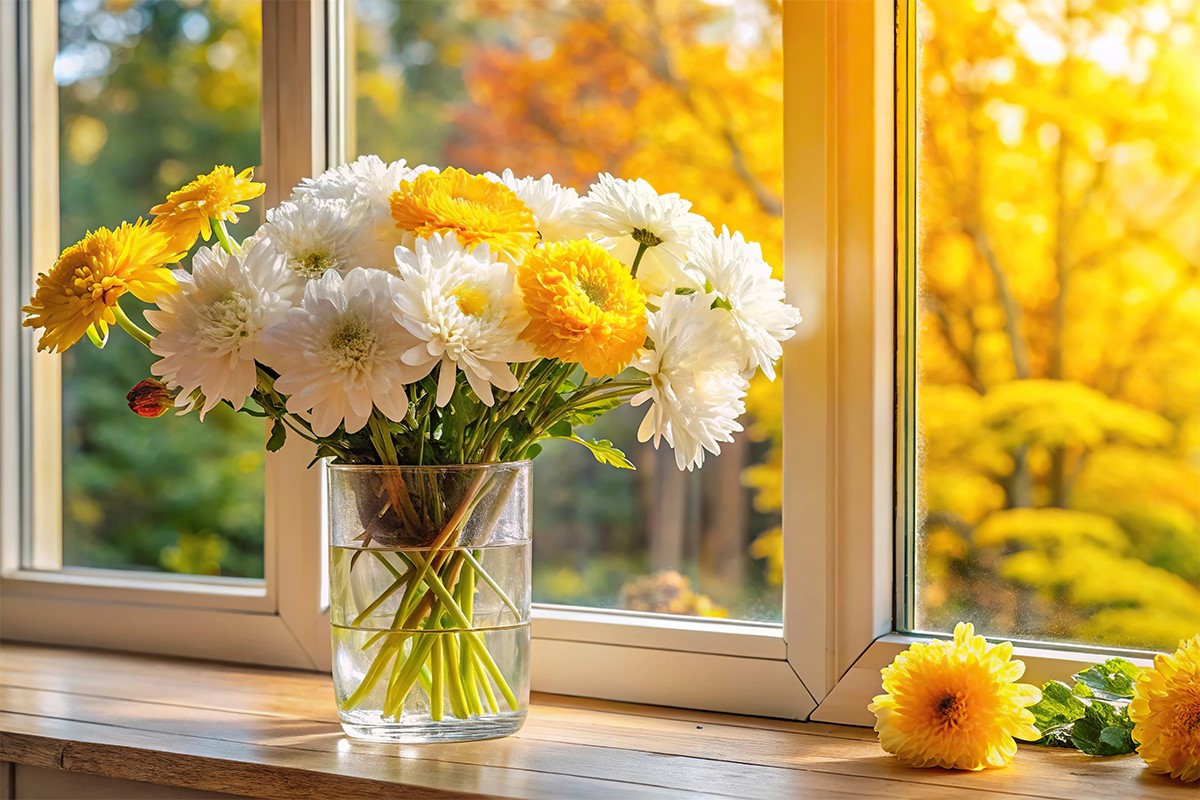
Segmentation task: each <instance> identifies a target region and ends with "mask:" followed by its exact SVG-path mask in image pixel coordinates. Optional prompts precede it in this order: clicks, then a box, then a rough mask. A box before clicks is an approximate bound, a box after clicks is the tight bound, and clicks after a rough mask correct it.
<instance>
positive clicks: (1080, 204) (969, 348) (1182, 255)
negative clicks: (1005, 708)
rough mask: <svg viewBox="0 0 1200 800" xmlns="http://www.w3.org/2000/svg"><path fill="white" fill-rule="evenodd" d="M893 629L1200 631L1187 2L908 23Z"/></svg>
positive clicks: (1046, 636) (1196, 243)
mask: <svg viewBox="0 0 1200 800" xmlns="http://www.w3.org/2000/svg"><path fill="white" fill-rule="evenodd" d="M918 38H919V40H920V46H919V50H918V53H919V56H918V70H917V74H918V82H919V87H918V93H919V100H918V126H919V128H920V136H919V143H918V178H917V183H918V201H917V204H918V214H917V217H918V228H919V232H918V236H919V245H918V264H919V273H920V274H919V296H920V300H919V303H920V306H919V316H918V325H919V329H918V331H917V332H916V335H917V337H918V339H917V340H918V345H917V347H918V354H919V355H918V365H917V372H918V387H919V388H918V398H917V409H918V412H917V416H918V427H919V431H918V433H919V441H920V450H919V456H918V461H919V470H920V471H919V511H918V517H919V530H918V542H917V545H918V546H917V554H918V559H917V575H916V597H915V623H916V627H917V628H918V629H922V630H934V631H946V630H949V629H950V628H952V627H953V625H954V623H955V622H956V621H957V620H960V619H961V620H969V621H972V622H974V623H975V625H976V627H977V628H979V629H981V631H982V632H983V633H986V634H990V635H996V636H1003V637H1018V638H1023V639H1036V640H1051V641H1066V642H1075V643H1087V644H1095V645H1109V646H1124V647H1133V648H1150V649H1159V650H1170V649H1174V648H1175V646H1176V643H1177V642H1178V640H1179V639H1181V638H1183V637H1186V636H1191V635H1192V634H1194V633H1195V632H1196V630H1197V629H1200V233H1198V231H1200V228H1197V226H1196V224H1195V223H1196V220H1197V219H1198V218H1200V160H1198V157H1197V154H1198V153H1200V3H1197V2H1196V0H1169V1H1168V0H1147V2H1141V3H1125V2H1117V3H1114V2H1099V1H1097V2H1082V1H1081V0H970V1H969V2H967V1H964V0H925V1H924V2H922V3H921V5H920V6H919V7H918Z"/></svg>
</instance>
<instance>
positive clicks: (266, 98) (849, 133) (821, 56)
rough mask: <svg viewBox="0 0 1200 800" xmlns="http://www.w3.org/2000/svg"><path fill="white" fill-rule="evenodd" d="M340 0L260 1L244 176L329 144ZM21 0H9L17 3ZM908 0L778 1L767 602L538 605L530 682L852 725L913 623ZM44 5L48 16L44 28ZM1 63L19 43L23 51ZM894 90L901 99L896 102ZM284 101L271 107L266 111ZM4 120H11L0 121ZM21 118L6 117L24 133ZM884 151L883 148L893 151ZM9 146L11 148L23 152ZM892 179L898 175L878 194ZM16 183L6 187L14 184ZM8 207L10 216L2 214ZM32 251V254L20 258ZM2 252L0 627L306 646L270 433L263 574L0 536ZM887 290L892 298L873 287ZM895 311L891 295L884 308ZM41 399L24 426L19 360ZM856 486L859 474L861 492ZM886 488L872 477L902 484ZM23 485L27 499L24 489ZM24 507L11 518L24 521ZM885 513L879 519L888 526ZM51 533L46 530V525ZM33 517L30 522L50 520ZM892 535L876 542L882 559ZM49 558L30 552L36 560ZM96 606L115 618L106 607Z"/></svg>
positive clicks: (143, 640) (9, 324)
mask: <svg viewBox="0 0 1200 800" xmlns="http://www.w3.org/2000/svg"><path fill="white" fill-rule="evenodd" d="M349 2H351V0H263V4H264V12H263V13H264V25H263V36H264V41H263V69H264V72H263V156H264V158H263V168H262V170H261V173H260V174H261V175H262V176H263V177H264V178H265V179H266V181H267V184H268V194H267V197H266V201H267V203H268V205H274V204H276V203H277V202H279V201H280V200H281V199H283V198H284V197H285V196H286V194H287V187H290V186H292V185H294V184H295V183H296V182H297V181H298V180H299V179H300V178H301V177H304V176H307V175H313V174H316V173H318V172H320V171H321V170H323V169H324V168H326V167H327V166H328V165H329V164H330V163H333V162H334V161H336V160H337V158H338V156H339V155H340V153H341V152H342V149H341V146H342V142H343V141H344V138H345V137H344V135H343V134H344V130H343V128H342V127H341V126H340V125H338V124H328V120H329V119H330V116H329V115H328V114H327V113H326V109H327V107H328V108H330V109H333V110H334V111H335V112H337V113H335V114H334V115H333V116H332V119H334V120H335V121H337V120H340V121H341V122H342V123H344V122H345V115H344V110H345V108H346V102H345V98H344V97H343V96H342V95H341V94H340V93H338V92H331V91H329V89H330V87H336V86H341V85H343V81H344V80H345V77H346V70H345V63H344V58H345V51H344V48H343V47H341V45H340V43H341V42H342V41H343V40H344V20H345V14H346V13H347V10H348V9H347V5H348V4H349ZM18 8H20V9H23V11H21V12H18V11H17V9H18ZM53 8H54V4H53V3H36V2H30V1H29V0H22V2H21V3H19V4H11V3H10V4H5V5H4V6H3V8H2V11H0V13H3V14H4V16H3V18H0V54H3V55H0V58H3V59H8V61H7V62H6V63H3V64H0V67H3V69H2V70H0V73H2V75H3V79H2V80H0V106H2V107H3V108H5V109H9V108H12V107H14V105H15V102H16V101H15V99H14V92H15V91H16V90H17V89H18V83H17V77H16V76H17V75H18V74H24V73H23V72H19V71H18V69H17V67H18V66H20V65H22V63H23V62H22V61H21V58H22V54H21V53H20V52H19V48H17V47H15V46H14V45H15V44H16V43H17V42H18V37H17V32H18V31H19V30H20V29H21V26H22V25H27V26H28V29H29V31H30V33H31V35H30V36H29V37H28V38H22V39H21V41H23V42H29V41H42V42H45V41H47V36H49V39H48V41H50V42H51V43H52V42H53V41H55V40H56V33H55V32H56V30H57V25H56V22H55V20H54V19H53V13H54V12H53ZM913 15H914V10H913V8H912V7H911V6H909V5H908V4H907V3H906V2H905V0H901V4H900V14H899V22H900V24H899V25H897V24H896V22H897V16H896V6H895V5H894V4H893V3H892V2H889V1H888V0H860V1H857V2H834V1H832V0H831V1H829V2H812V1H811V0H784V2H783V19H784V22H783V24H784V29H783V38H784V47H785V52H786V53H787V56H786V58H785V61H784V70H785V89H784V91H785V104H784V108H785V110H784V144H785V156H786V158H785V178H784V196H785V205H786V208H787V213H786V215H785V220H784V224H785V278H786V284H787V287H788V293H789V295H790V298H791V302H793V303H794V304H795V305H797V306H799V307H800V308H801V310H802V312H803V313H804V315H805V320H804V322H803V324H802V326H801V328H800V331H799V334H798V336H797V337H796V338H795V339H794V340H793V341H792V342H789V343H788V345H787V347H786V348H785V356H784V358H785V361H786V364H787V368H786V370H785V375H784V379H783V380H784V397H785V407H784V429H785V437H784V485H785V487H787V491H786V497H785V502H784V510H783V517H784V519H783V521H784V553H785V566H784V575H785V580H784V609H783V611H784V623H783V625H782V626H777V625H767V624H758V623H748V622H737V621H723V620H716V621H714V620H699V619H679V618H675V617H670V616H666V615H655V614H639V613H634V612H624V611H605V610H598V609H580V608H573V607H567V606H549V605H541V604H539V605H537V606H536V607H535V610H534V621H533V637H534V645H533V658H532V663H533V687H534V689H535V690H538V691H545V692H553V693H558V694H567V695H579V696H589V697H599V698H606V699H614V700H625V701H632V702H642V703H653V704H658V705H670V706H680V707H691V708H701V709H708V710H713V711H728V712H735V713H743V714H755V715H762V716H772V717H784V718H790V719H814V720H820V721H823V722H839V723H850V724H870V722H871V719H870V715H869V714H868V712H867V711H866V705H867V703H868V702H869V699H870V697H871V696H872V695H873V694H875V693H876V692H877V691H878V690H879V669H880V668H881V667H882V666H883V665H884V664H886V663H888V662H889V661H890V660H891V659H892V658H893V657H894V656H895V655H896V654H897V653H898V652H899V651H900V650H901V649H903V648H904V647H906V646H907V645H908V644H909V643H910V642H911V641H913V637H911V636H906V635H902V634H898V633H896V630H897V620H896V614H895V609H897V608H904V598H902V597H900V593H901V592H903V591H904V580H902V579H898V578H897V576H898V575H901V574H902V570H903V569H904V568H905V564H904V563H903V562H904V561H905V553H906V547H907V545H906V544H905V542H904V541H903V538H902V537H903V531H905V530H906V529H907V525H908V524H909V523H910V520H908V519H907V518H906V516H905V515H906V514H907V513H908V511H907V510H906V509H905V508H903V507H901V508H900V509H899V513H897V510H896V508H895V503H894V502H893V497H894V492H895V488H894V487H896V486H897V485H898V483H897V480H896V477H897V476H898V475H899V476H900V477H901V478H902V479H904V480H910V479H911V475H909V474H908V473H906V468H907V464H908V463H909V462H910V459H906V458H905V453H904V452H903V449H902V448H900V449H899V450H900V453H899V456H897V455H894V454H895V453H896V452H897V449H896V448H894V447H893V431H894V429H895V425H896V419H897V418H898V417H897V415H898V414H899V417H900V418H901V419H903V418H904V415H906V414H910V413H911V411H912V405H911V403H910V402H909V401H908V399H907V398H908V393H907V392H906V391H900V392H897V391H896V376H897V374H898V373H897V371H896V369H895V364H896V353H897V349H899V350H900V352H901V353H906V352H910V348H911V346H912V345H911V340H910V339H909V338H908V337H906V336H905V332H904V331H903V324H901V325H900V326H899V327H897V326H896V325H894V324H893V319H894V316H895V310H896V308H901V309H903V308H907V305H906V303H907V297H905V296H904V293H905V292H908V291H911V282H904V281H900V282H898V281H897V280H896V276H897V274H898V272H897V269H896V266H897V264H900V265H905V266H907V267H909V269H908V271H906V272H904V273H903V274H912V273H911V265H912V259H913V257H914V256H913V253H912V252H911V250H912V245H913V242H912V238H913V237H912V236H909V235H900V236H897V235H896V232H897V231H900V232H904V231H908V230H910V229H911V228H912V222H911V220H909V219H907V218H906V216H905V215H906V214H908V213H910V212H911V209H912V208H914V203H915V190H914V189H913V186H912V183H911V180H910V178H911V176H912V168H913V166H914V164H915V161H914V160H913V159H914V153H913V148H912V147H911V146H909V143H910V142H911V138H910V139H909V141H907V142H906V141H901V143H900V145H899V146H897V142H896V136H897V130H899V131H900V133H901V136H908V137H911V136H913V135H914V134H915V119H914V118H912V114H911V113H910V112H911V107H910V106H911V104H910V103H909V102H908V98H907V97H906V96H905V93H906V91H907V90H906V88H905V87H906V86H907V85H910V84H908V83H906V82H905V81H903V80H902V81H899V82H897V81H896V80H895V76H896V75H897V74H899V75H902V76H905V77H906V78H907V79H911V77H912V76H913V73H912V70H913V69H914V68H915V59H914V48H913V35H914V30H913ZM47 30H49V31H51V32H52V33H50V34H47V33H46V31H47ZM53 57H54V52H53V47H52V46H51V47H49V48H46V47H42V48H34V51H33V52H30V53H28V54H27V63H28V64H29V65H30V68H31V76H32V79H33V81H34V84H33V85H35V86H41V87H53V77H52V73H51V72H50V70H51V69H52V66H53ZM22 69H23V67H22ZM56 98H57V94H56V93H54V92H49V91H42V92H35V93H33V97H32V98H28V99H30V100H31V101H32V102H31V104H29V105H28V108H29V110H30V112H31V114H32V122H33V123H34V124H35V125H36V127H37V128H38V129H39V130H55V129H57V125H56V119H55V118H54V116H53V114H54V113H55V112H54V108H53V107H46V101H47V100H51V101H52V102H56ZM896 110H901V111H902V112H904V113H902V114H901V119H900V122H901V123H902V124H901V125H900V126H899V127H897V125H896V124H895V120H896V117H895V111H896ZM285 115H286V121H285V119H284V116H285ZM3 126H4V127H3V130H2V131H0V133H2V134H3V136H2V140H3V145H2V147H0V198H2V199H3V200H4V203H3V206H2V209H3V210H2V212H0V225H3V228H2V229H0V230H2V231H3V233H4V234H6V235H3V236H0V243H2V244H0V247H2V248H3V250H2V252H0V256H2V257H3V262H2V263H4V264H12V263H22V264H25V265H26V266H27V267H29V268H30V269H33V268H32V266H30V265H41V266H43V267H44V266H45V265H47V264H49V263H51V262H52V261H53V259H54V257H55V255H56V253H57V245H58V236H57V233H58V232H57V230H56V229H55V226H54V224H52V222H51V221H54V220H57V198H56V197H54V196H53V192H54V191H55V188H54V187H56V186H57V181H56V180H53V179H40V180H39V181H37V182H31V181H29V179H28V178H29V174H30V171H31V170H35V171H36V173H37V174H38V175H39V176H49V175H52V174H56V172H55V171H56V170H57V161H56V159H57V151H56V148H55V147H54V146H53V143H51V144H50V145H47V144H46V141H45V138H44V137H43V139H42V140H40V141H39V140H33V141H31V137H29V136H28V135H27V131H28V126H25V125H23V123H22V121H21V120H18V119H16V118H15V115H12V114H5V115H4V122H3ZM22 128H24V129H25V130H24V131H23V130H22ZM22 135H23V138H22ZM898 153H899V154H903V155H904V156H905V158H904V159H902V160H901V161H897V160H896V155H897V154H898ZM21 170H26V172H25V173H23V174H22V173H21ZM896 186H902V187H907V188H906V191H905V193H904V194H903V195H902V197H903V199H902V201H901V202H899V203H897V202H895V198H896V195H897V193H896V191H895V187H896ZM22 187H30V190H29V191H30V193H29V194H27V195H26V196H25V197H24V198H23V199H24V200H25V201H26V202H12V201H13V200H14V199H15V200H19V199H22V195H21V191H22ZM13 231H18V232H29V236H28V237H27V238H20V240H19V241H18V237H17V236H14V235H7V234H9V233H10V232H13ZM34 271H36V270H34ZM9 272H11V270H9V271H2V272H0V325H2V326H3V327H2V328H0V330H2V331H3V336H0V376H2V377H3V381H2V382H0V387H2V388H0V400H2V406H0V408H2V411H0V524H2V525H3V528H2V531H3V548H2V550H0V593H2V594H3V597H4V603H3V604H0V631H2V632H3V635H4V636H5V637H7V638H11V639H23V640H28V641H44V642H60V643H70V644H76V645H84V646H98V647H106V648H110V649H123V650H134V651H144V652H158V653H167V654H172V655H183V656H200V657H210V658H222V659H226V660H235V661H245V662H253V663H263V664H276V665H284V666H293V667H302V668H310V669H317V670H327V669H328V668H329V645H328V633H327V612H326V610H325V608H324V606H325V603H324V600H323V597H324V584H325V576H324V552H323V551H324V545H323V534H322V531H321V524H320V520H321V518H322V510H323V509H322V503H323V495H324V491H323V486H322V479H321V474H320V472H319V471H318V470H307V469H306V468H305V465H306V464H307V462H308V459H309V451H308V448H307V446H306V445H305V443H303V442H300V441H298V440H293V441H290V442H289V443H288V445H287V446H286V447H285V448H284V449H283V450H282V451H281V452H280V453H277V454H272V455H270V456H268V459H267V476H266V484H267V509H266V523H265V524H266V529H265V540H266V567H265V570H266V578H265V581H264V582H262V583H254V582H250V583H243V584H237V583H230V582H222V583H214V582H213V581H211V580H202V579H181V578H179V577H177V576H164V577H156V578H152V579H146V578H142V577H141V576H138V578H137V579H136V580H135V579H133V578H131V577H130V576H128V574H121V573H104V572H102V571H98V570H93V571H88V572H86V573H85V572H83V571H75V570H72V571H71V572H69V573H60V572H55V571H53V570H54V568H55V567H56V566H57V563H56V562H55V557H54V554H53V553H51V554H50V555H49V556H44V555H43V552H42V551H38V555H39V558H43V559H44V560H43V561H40V562H35V565H36V566H38V567H41V568H42V569H41V570H37V569H26V568H23V567H22V565H21V563H20V561H19V554H20V553H19V551H20V539H21V532H22V531H25V530H28V529H30V527H31V526H32V529H33V530H35V531H37V533H38V537H37V538H38V540H41V539H44V538H47V536H46V533H45V532H46V531H49V530H52V528H50V527H47V526H52V525H53V524H54V520H55V519H56V518H57V515H59V514H60V513H61V512H60V510H59V501H60V498H59V497H58V495H57V492H58V491H59V489H58V478H59V472H58V465H57V463H56V462H55V459H56V458H57V457H58V456H57V455H55V454H57V453H59V443H58V441H57V439H56V438H55V437H57V436H58V429H59V425H60V420H59V413H60V410H59V408H58V407H57V406H56V405H55V404H53V403H46V402H45V398H47V397H56V396H57V386H58V361H57V359H56V357H54V356H49V355H46V354H38V355H36V356H31V355H30V353H31V351H32V338H31V337H30V336H29V335H28V333H24V334H22V335H21V336H20V337H17V336H15V335H13V334H14V331H15V330H16V329H17V326H18V325H19V314H18V312H17V311H16V309H17V308H18V307H19V305H20V304H21V301H22V300H23V299H24V297H25V296H26V295H27V294H28V289H29V285H30V282H31V279H30V278H29V276H26V277H25V279H24V280H18V279H17V277H16V276H14V275H10V274H9ZM898 292H899V298H898V299H897V294H898ZM900 321H901V323H903V321H904V320H903V319H901V320H900ZM27 374H28V375H31V377H32V382H33V385H34V387H35V391H37V392H38V396H39V403H38V404H37V408H36V416H35V418H34V419H33V424H32V428H31V429H32V430H33V432H34V435H33V437H32V440H30V439H29V438H28V437H25V436H24V433H23V432H24V428H23V424H22V423H23V420H24V419H25V417H24V416H23V412H22V411H21V409H22V406H21V401H22V398H21V394H20V388H19V386H20V380H21V379H23V377H24V376H25V375H27ZM26 452H32V454H33V456H34V458H33V462H34V464H35V469H34V471H33V485H34V487H35V496H36V499H37V502H35V503H32V504H31V503H29V502H27V500H29V499H30V498H29V497H26V498H24V499H23V498H22V495H21V491H22V490H21V487H20V485H19V484H20V482H19V481H18V477H19V476H20V470H21V467H22V464H23V463H24V462H23V461H22V457H23V454H24V453H26ZM863 487H867V489H866V490H865V491H864V489H863ZM904 495H905V493H904V492H903V491H901V492H899V493H898V494H895V496H896V497H903V496H904ZM30 505H32V508H29V506H30ZM30 516H31V517H32V520H30ZM897 531H900V532H901V534H900V537H899V538H898V535H897ZM54 534H55V535H57V532H56V531H55V532H54ZM50 538H51V539H52V537H50ZM897 559H898V560H899V562H900V563H899V564H897ZM47 569H49V570H50V571H46V570H47ZM114 620H119V622H117V623H116V624H114ZM1017 652H1018V654H1019V655H1020V656H1021V657H1023V658H1025V660H1026V663H1027V665H1028V667H1029V671H1028V673H1027V674H1028V676H1029V678H1030V679H1031V680H1045V679H1048V678H1049V677H1051V676H1058V677H1061V676H1062V675H1064V674H1069V673H1070V672H1071V671H1073V670H1075V669H1078V668H1080V667H1081V666H1083V665H1084V664H1087V663H1093V662H1095V661H1096V660H1098V659H1099V658H1101V657H1102V653H1101V651H1096V652H1093V653H1086V652H1080V651H1079V650H1078V649H1070V648H1063V649H1061V650H1057V649H1051V648H1032V647H1018V648H1017Z"/></svg>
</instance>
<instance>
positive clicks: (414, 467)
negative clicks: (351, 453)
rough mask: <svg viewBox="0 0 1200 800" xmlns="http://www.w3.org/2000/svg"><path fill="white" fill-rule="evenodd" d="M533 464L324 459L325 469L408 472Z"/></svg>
mask: <svg viewBox="0 0 1200 800" xmlns="http://www.w3.org/2000/svg"><path fill="white" fill-rule="evenodd" d="M525 465H529V466H532V465H533V459H531V458H523V459H520V460H517V461H485V462H483V463H477V464H333V463H331V462H330V461H329V460H328V459H325V466H326V468H327V469H336V470H343V471H346V472H369V471H378V470H402V471H404V470H407V471H410V472H459V471H462V472H466V471H469V470H480V469H487V468H492V467H521V466H525Z"/></svg>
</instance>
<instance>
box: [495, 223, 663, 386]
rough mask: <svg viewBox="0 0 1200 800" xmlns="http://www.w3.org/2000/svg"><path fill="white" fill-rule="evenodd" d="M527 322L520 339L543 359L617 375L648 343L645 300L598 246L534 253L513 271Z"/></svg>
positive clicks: (558, 246)
mask: <svg viewBox="0 0 1200 800" xmlns="http://www.w3.org/2000/svg"><path fill="white" fill-rule="evenodd" d="M517 283H518V284H519V285H520V287H521V291H522V292H523V293H524V295H525V309H526V310H527V311H528V312H529V316H530V322H529V325H527V326H526V328H525V330H524V332H523V333H522V334H521V338H522V339H524V340H525V341H527V342H530V343H531V344H532V345H533V347H534V351H535V352H536V353H537V354H538V355H541V356H545V357H547V358H557V359H560V360H562V361H566V362H568V363H571V362H574V363H578V364H580V365H581V366H582V367H583V369H584V370H585V371H586V372H587V373H588V374H589V375H593V376H597V377H598V376H601V375H616V374H617V373H619V372H620V371H621V370H623V369H625V367H627V366H629V363H630V362H631V361H633V357H634V355H635V354H636V353H637V351H638V349H639V348H640V347H641V346H642V345H643V344H644V343H645V341H646V299H645V296H644V295H643V294H642V290H641V287H639V286H638V284H637V281H636V280H634V278H633V276H631V275H630V274H629V270H628V269H626V268H625V266H624V265H623V264H621V262H619V261H617V259H616V258H614V257H613V256H612V254H611V253H609V252H608V251H607V250H605V249H604V248H603V247H601V246H600V245H598V244H595V243H593V242H587V241H574V242H561V243H554V244H549V245H546V246H545V247H540V248H538V249H537V250H534V251H533V252H532V253H531V254H530V255H529V256H528V258H526V259H525V262H524V263H523V264H522V265H521V266H520V268H519V269H518V271H517Z"/></svg>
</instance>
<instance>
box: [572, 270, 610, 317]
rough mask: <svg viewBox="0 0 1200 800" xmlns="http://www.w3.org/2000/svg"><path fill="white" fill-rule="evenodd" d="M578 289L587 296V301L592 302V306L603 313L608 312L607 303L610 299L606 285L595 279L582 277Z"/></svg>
mask: <svg viewBox="0 0 1200 800" xmlns="http://www.w3.org/2000/svg"><path fill="white" fill-rule="evenodd" d="M579 288H580V289H582V290H583V293H584V294H585V295H587V299H588V300H591V301H592V305H594V306H596V308H599V309H602V310H604V311H607V310H608V301H609V299H610V298H611V297H612V292H610V291H609V288H608V284H606V283H605V282H604V281H602V280H597V279H596V278H595V277H584V278H581V279H580V281H579Z"/></svg>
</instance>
